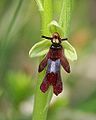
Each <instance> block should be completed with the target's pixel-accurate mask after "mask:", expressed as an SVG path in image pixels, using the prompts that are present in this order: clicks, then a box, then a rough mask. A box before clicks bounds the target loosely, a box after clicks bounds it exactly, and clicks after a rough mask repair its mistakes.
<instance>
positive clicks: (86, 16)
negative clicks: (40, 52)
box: [0, 0, 96, 120]
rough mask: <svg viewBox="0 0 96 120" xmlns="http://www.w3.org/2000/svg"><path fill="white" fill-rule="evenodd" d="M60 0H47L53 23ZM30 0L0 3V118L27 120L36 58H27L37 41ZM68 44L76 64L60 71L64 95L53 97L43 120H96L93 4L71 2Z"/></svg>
mask: <svg viewBox="0 0 96 120" xmlns="http://www.w3.org/2000/svg"><path fill="white" fill-rule="evenodd" d="M19 2H20V5H18V4H19ZM60 5H61V0H53V10H54V19H56V20H57V19H58V17H59V13H60V9H61V8H60ZM40 26H41V23H40V14H39V12H38V9H37V5H36V3H35V1H34V0H0V120H31V119H32V111H33V103H34V99H33V98H34V93H35V91H34V90H35V85H36V77H37V68H38V64H39V62H40V58H34V59H31V58H29V55H28V52H29V50H30V48H31V47H32V45H34V44H35V43H36V42H38V41H40V33H41V31H40ZM69 42H70V43H71V44H72V45H73V46H74V47H75V48H76V50H77V54H78V60H77V61H75V62H70V64H71V70H72V72H71V74H70V75H67V74H66V73H65V72H64V71H63V70H62V80H63V81H64V92H63V93H62V94H61V95H59V97H55V96H53V99H52V102H51V104H50V108H49V111H48V119H47V120H96V0H74V10H73V14H72V21H71V27H70V37H69Z"/></svg>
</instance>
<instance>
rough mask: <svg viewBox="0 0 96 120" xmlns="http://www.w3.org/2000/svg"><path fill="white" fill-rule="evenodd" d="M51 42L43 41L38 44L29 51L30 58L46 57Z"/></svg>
mask: <svg viewBox="0 0 96 120" xmlns="http://www.w3.org/2000/svg"><path fill="white" fill-rule="evenodd" d="M50 45H51V42H50V41H48V40H42V41H41V42H38V43H36V44H35V45H34V46H33V47H32V48H31V49H30V51H29V56H30V57H40V56H43V55H45V54H46V53H47V52H48V50H49V46H50Z"/></svg>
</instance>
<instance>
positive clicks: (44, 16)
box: [32, 0, 52, 120]
mask: <svg viewBox="0 0 96 120" xmlns="http://www.w3.org/2000/svg"><path fill="white" fill-rule="evenodd" d="M43 6H44V11H40V12H41V22H42V28H41V31H42V35H49V30H48V27H47V26H48V24H49V23H50V22H51V21H52V0H44V4H43ZM44 76H45V71H44V72H42V73H40V74H39V75H38V80H37V84H36V92H35V100H34V110H33V116H32V117H33V119H32V120H46V117H47V112H48V106H49V103H50V100H51V98H52V90H51V89H49V90H48V91H47V92H46V93H42V92H41V90H40V85H41V83H42V81H43V79H44Z"/></svg>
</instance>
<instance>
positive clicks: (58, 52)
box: [38, 32, 70, 95]
mask: <svg viewBox="0 0 96 120" xmlns="http://www.w3.org/2000/svg"><path fill="white" fill-rule="evenodd" d="M42 38H45V39H48V40H51V42H52V45H51V46H50V49H49V52H48V53H47V55H46V56H45V58H44V59H43V60H42V61H41V63H40V65H39V69H38V72H41V71H43V70H44V68H45V67H46V66H47V70H46V75H45V77H44V80H43V82H42V84H41V86H40V89H41V91H42V92H44V93H45V92H46V91H47V90H48V88H49V86H50V85H52V86H53V92H54V94H55V95H58V94H60V93H61V92H62V90H63V85H62V80H61V75H60V67H61V65H62V66H63V68H64V70H65V71H66V72H68V73H70V65H69V62H68V60H67V59H66V57H65V55H64V49H63V47H62V45H61V42H62V41H64V40H67V38H64V39H62V38H60V35H59V34H58V33H57V32H55V33H53V35H52V37H46V36H42Z"/></svg>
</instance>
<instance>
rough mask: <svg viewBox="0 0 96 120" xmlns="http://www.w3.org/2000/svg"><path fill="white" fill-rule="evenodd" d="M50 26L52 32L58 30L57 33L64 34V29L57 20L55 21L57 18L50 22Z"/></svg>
mask: <svg viewBox="0 0 96 120" xmlns="http://www.w3.org/2000/svg"><path fill="white" fill-rule="evenodd" d="M48 27H49V31H50V33H51V34H53V33H54V32H57V33H59V34H60V36H61V37H63V36H64V33H63V29H62V27H61V26H60V25H59V24H58V23H57V21H55V20H53V21H51V23H49V25H48Z"/></svg>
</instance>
